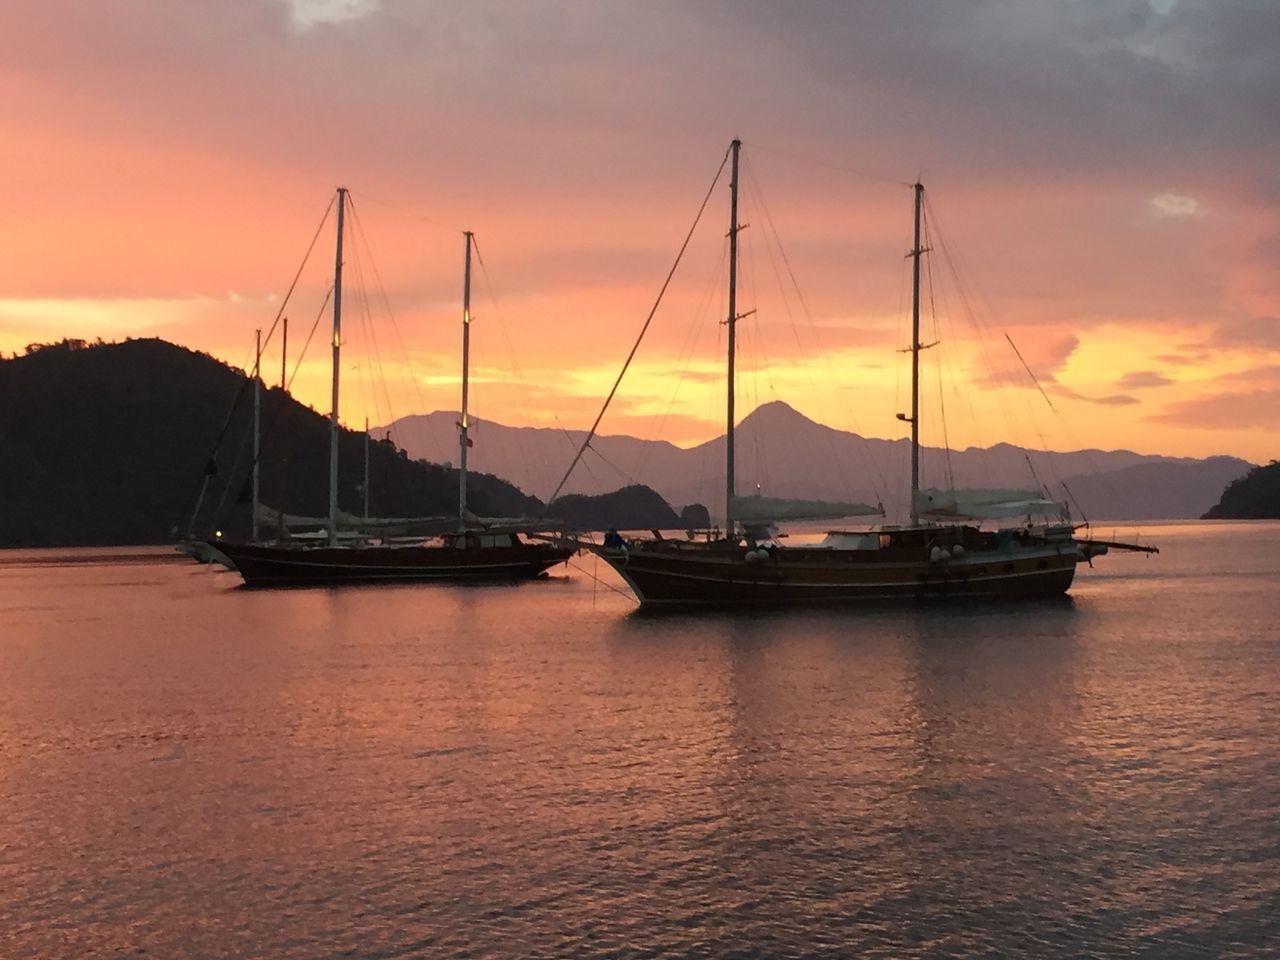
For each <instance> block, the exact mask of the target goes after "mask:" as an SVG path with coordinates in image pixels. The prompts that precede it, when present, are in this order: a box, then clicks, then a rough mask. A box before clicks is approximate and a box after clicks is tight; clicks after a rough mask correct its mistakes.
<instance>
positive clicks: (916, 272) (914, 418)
mask: <svg viewBox="0 0 1280 960" xmlns="http://www.w3.org/2000/svg"><path fill="white" fill-rule="evenodd" d="M912 189H913V190H914V191H915V197H916V201H915V243H914V244H913V245H912V248H911V259H912V264H911V522H912V524H916V523H919V522H920V511H919V509H918V508H917V506H916V494H917V493H919V492H920V349H921V345H920V257H921V255H922V254H923V253H924V250H923V249H921V247H920V213H921V208H922V207H923V206H924V184H922V183H920V182H918V181H917V182H916V183H915V184H913V185H912Z"/></svg>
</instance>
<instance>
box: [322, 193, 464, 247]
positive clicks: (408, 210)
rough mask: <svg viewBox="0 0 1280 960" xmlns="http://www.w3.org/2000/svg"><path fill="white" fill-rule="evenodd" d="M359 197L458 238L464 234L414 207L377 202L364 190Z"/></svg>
mask: <svg viewBox="0 0 1280 960" xmlns="http://www.w3.org/2000/svg"><path fill="white" fill-rule="evenodd" d="M360 196H361V197H363V198H364V199H365V200H368V201H369V202H370V203H372V204H375V205H377V206H379V207H385V208H386V209H388V210H395V211H397V212H399V213H407V214H410V215H411V216H412V217H413V218H414V219H417V220H421V221H422V222H423V223H429V224H431V225H432V226H435V227H440V228H441V229H442V230H448V231H450V232H451V233H456V234H458V235H459V236H461V235H462V234H464V233H465V232H466V231H464V230H459V229H458V228H457V227H453V226H450V225H449V224H447V223H445V222H443V221H441V220H436V219H435V218H434V217H428V216H426V215H425V214H422V213H420V212H419V211H418V209H416V208H414V207H406V206H403V205H402V204H396V203H389V202H387V201H386V200H379V199H378V198H377V197H373V196H370V195H369V193H368V191H366V190H361V191H360ZM347 199H348V201H349V200H350V194H348V197H347Z"/></svg>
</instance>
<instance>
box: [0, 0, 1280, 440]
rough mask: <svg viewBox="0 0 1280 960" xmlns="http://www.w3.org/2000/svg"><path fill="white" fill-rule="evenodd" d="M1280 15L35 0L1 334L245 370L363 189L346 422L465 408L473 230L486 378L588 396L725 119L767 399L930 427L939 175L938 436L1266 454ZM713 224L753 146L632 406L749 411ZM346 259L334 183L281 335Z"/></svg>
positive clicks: (1265, 11) (1278, 320) (685, 277)
mask: <svg viewBox="0 0 1280 960" xmlns="http://www.w3.org/2000/svg"><path fill="white" fill-rule="evenodd" d="M1278 49H1280V4H1277V3H1275V2H1274V0H1254V2H1246V0H1241V2H1234V0H1227V2H1223V0H1097V2H1093V0H1004V2H986V0H974V2H954V0H935V2H912V0H902V2H888V0H886V2H865V3H849V2H834V0H833V2H809V0H791V2H783V0H770V2H766V0H738V2H730V0H686V2H666V0H645V2H636V0H631V2H610V0H559V2H552V0H528V2H488V0H469V2H465V3H460V2H457V0H449V2H436V0H291V2H286V0H227V2H223V3H216V4H208V3H195V2H175V0H129V2H125V3H111V2H103V0H46V2H43V3H40V4H38V5H35V4H33V5H31V6H30V7H29V8H28V9H26V10H25V11H24V12H23V15H22V16H20V17H11V18H9V19H8V20H7V21H6V25H5V30H4V32H3V34H0V76H2V82H0V115H2V116H3V117H4V130H5V149H4V150H3V152H0V176H2V180H3V182H4V183H5V185H6V187H7V189H6V191H5V194H6V196H5V202H4V213H3V215H0V238H2V245H3V257H0V350H2V351H4V353H6V354H12V353H13V352H15V351H21V350H22V349H23V348H24V347H25V345H26V344H28V343H32V342H45V341H51V340H57V339H61V338H63V337H76V338H84V339H90V340H92V339H94V338H98V337H101V338H103V339H106V340H113V339H121V338H124V337H126V336H133V337H143V336H158V337H163V338H165V339H169V340H172V341H175V342H177V343H180V344H183V345H185V346H188V347H191V348H194V349H199V350H205V351H208V352H210V353H212V354H214V355H215V356H218V357H220V358H222V359H224V360H226V361H228V362H230V363H233V364H236V365H238V366H243V365H245V364H246V362H247V357H248V356H249V350H250V347H251V344H252V340H253V331H254V329H255V328H257V327H263V328H265V327H268V326H270V324H271V322H272V320H273V319H274V317H275V315H276V312H277V310H278V309H279V306H280V300H281V297H282V296H283V295H284V293H285V291H286V290H287V288H288V286H289V283H290V281H291V280H292V278H293V275H294V272H295V271H296V270H297V268H298V264H299V263H300V262H301V260H302V256H303V253H304V252H305V251H306V248H307V245H308V243H309V242H310V240H311V237H312V235H313V234H314V233H315V231H316V228H317V226H318V225H319V224H320V221H321V217H322V215H323V214H324V212H325V209H326V206H327V205H328V204H329V203H330V201H331V199H332V196H333V191H334V188H335V187H336V186H338V185H339V184H342V185H345V186H346V187H348V188H349V189H350V190H351V195H352V197H353V200H354V205H355V214H356V219H357V220H358V223H359V226H360V228H361V229H360V230H359V231H356V230H355V229H354V226H353V227H352V230H351V231H350V232H349V233H348V245H349V250H348V257H347V281H348V284H349V286H348V289H347V294H346V307H347V314H346V320H345V322H344V328H345V345H346V354H345V362H344V366H343V379H344V385H345V392H344V400H343V404H342V411H341V413H342V416H343V419H344V420H345V421H347V422H348V423H350V424H352V425H359V424H361V423H363V421H364V419H365V417H368V418H369V419H370V420H371V421H373V422H374V423H380V422H386V421H387V420H388V419H390V418H392V417H396V416H403V415H407V414H411V413H420V412H428V411H431V410H435V409H456V407H457V403H458V396H457V395H458V380H459V357H458V351H459V342H460V331H459V321H460V314H461V304H460V301H461V287H462V252H463V239H462V235H461V231H463V230H465V229H472V230H474V231H475V232H476V234H477V237H478V239H479V244H480V253H481V254H482V256H483V259H484V267H485V269H484V270H483V271H482V270H480V269H477V272H476V276H475V286H474V294H473V296H474V301H473V312H474V315H475V318H476V319H475V324H474V327H473V349H474V366H473V376H474V381H473V383H474V397H475V404H474V408H473V412H474V413H476V414H477V415H479V416H480V417H482V418H490V419H494V420H498V421H502V422H505V423H510V424H516V425H523V424H529V425H540V426H554V425H557V424H559V425H563V426H566V427H586V426H588V425H589V424H590V422H591V420H592V419H593V418H594V415H595V413H596V411H597V409H598V408H599V404H600V401H601V400H602V398H603V396H604V395H605V393H606V392H607V391H608V389H609V386H610V385H611V383H612V379H613V377H614V376H615V375H616V373H617V371H618V369H619V367H620V365H621V363H622V360H623V358H624V357H625V356H626V353H627V351H628V350H629V349H630V347H631V344H632V342H633V340H634V338H635V336H636V334H637V332H638V330H639V328H640V326H641V324H642V323H643V322H644V319H645V317H646V315H647V313H648V311H649V309H650V307H651V305H652V303H653V301H654V298H655V296H656V295H657V293H658V290H659V287H660V286H661V283H662V281H663V278H664V277H665V276H666V273H667V270H668V269H669V267H670V265H671V262H672V260H673V258H674V256H675V254H676V251H677V250H678V249H679V246H680V243H681V241H682V240H683V238H684V235H685V233H686V231H687V230H688V229H689V226H690V224H691V223H692V221H693V218H694V215H695V213H696V212H697V209H698V206H699V204H700V203H701V201H702V198H703V196H704V195H705V193H706V191H707V189H708V187H709V186H710V184H711V181H712V178H713V176H714V175H715V173H716V170H717V167H718V166H719V164H720V162H721V159H722V158H723V157H724V154H725V150H726V147H727V146H728V143H729V141H730V140H731V139H732V138H733V137H735V136H736V137H741V138H742V140H743V141H744V143H745V146H744V150H743V162H744V173H743V213H742V219H743V220H744V221H745V222H747V223H748V227H747V229H746V230H744V231H743V234H742V244H743V251H742V253H743V261H742V267H741V271H742V286H741V292H740V295H739V309H740V310H742V311H749V310H756V311H757V312H756V313H755V314H753V315H752V316H750V317H749V318H747V319H745V320H744V321H742V323H741V324H740V331H741V333H740V336H741V338H742V345H741V346H742V349H741V353H740V366H741V369H742V378H741V380H740V383H739V393H738V397H739V411H740V413H742V414H745V413H746V412H748V411H750V409H752V408H753V407H754V406H755V405H756V404H757V403H763V402H766V401H769V400H775V399H783V400H786V401H787V402H789V403H791V405H792V406H795V407H796V408H798V409H800V410H802V411H803V412H805V413H806V414H808V415H809V416H811V417H813V418H814V419H817V420H821V421H823V422H825V423H829V424H831V425H832V426H836V427H840V428H842V429H851V430H857V431H858V432H860V433H863V434H865V435H870V436H881V437H898V436H903V435H905V430H906V427H905V425H904V424H901V423H899V422H897V421H896V420H895V419H894V414H895V413H896V412H898V411H902V410H906V409H908V404H909V400H908V399H907V397H908V385H909V379H908V376H909V371H908V366H907V364H908V358H907V357H906V356H905V355H904V354H902V353H899V352H897V351H898V350H899V349H900V348H901V347H904V346H906V344H907V343H908V342H909V339H910V337H909V328H908V321H909V294H910V285H909V273H908V270H909V261H908V260H906V259H905V258H904V254H905V253H906V252H907V250H908V249H909V247H910V214H911V190H910V188H909V184H910V183H911V182H912V181H913V180H914V179H916V178H917V177H919V178H921V179H922V181H923V182H924V183H925V185H926V187H927V190H928V197H929V203H930V211H931V214H932V217H931V226H932V227H933V232H932V234H931V236H932V241H933V248H934V249H933V251H932V253H931V254H930V257H929V264H928V266H929V273H931V275H932V278H933V284H932V288H931V289H932V294H933V295H932V296H931V297H930V298H929V300H930V303H931V309H928V310H926V316H927V318H928V319H927V323H926V330H925V334H924V336H923V339H924V340H926V341H933V340H935V339H937V340H940V341H941V343H940V345H939V346H938V347H935V348H933V349H932V350H931V351H930V352H929V353H928V354H926V355H925V363H924V367H925V370H926V372H927V375H928V379H927V380H926V407H925V410H926V413H925V431H924V432H925V438H926V440H927V441H929V442H931V443H941V442H942V441H943V439H944V434H943V432H942V426H943V423H944V421H945V426H946V434H945V439H946V440H947V441H949V443H950V444H951V445H952V446H956V447H964V446H968V445H971V444H972V445H983V446H985V445H989V444H992V443H995V442H998V441H1010V442H1014V443H1020V444H1024V445H1029V446H1033V447H1048V448H1050V449H1075V448H1080V447H1103V448H1116V447H1124V448H1128V449H1133V450H1137V451H1139V452H1143V453H1165V454H1174V455H1188V456H1205V455H1209V454H1218V453H1225V454H1234V455H1237V456H1241V457H1245V458H1247V459H1249V460H1252V461H1254V462H1265V461H1267V460H1270V459H1272V458H1274V457H1277V456H1280V107H1278V106H1277V104H1280V56H1277V54H1276V51H1277V50H1278ZM727 221H728V190H727V175H726V176H725V177H723V178H722V179H721V181H720V183H719V184H718V186H717V188H716V190H715V191H714V194H713V196H712V198H711V202H710V203H709V205H708V207H707V211H706V214H705V216H704V219H703V222H702V224H701V225H700V227H699V229H698V231H697V233H696V234H695V236H694V239H693V241H692V243H691V245H690V249H689V253H688V255H687V256H686V259H685V262H684V263H683V264H682V267H681V270H680V271H679V272H678V273H677V276H676V279H675V281H673V284H672V287H671V289H670V291H669V292H668V294H667V297H666V299H665V300H664V303H663V306H662V307H661V309H660V310H659V311H658V313H657V316H656V317H655V319H654V321H653V326H652V328H651V330H650V333H649V335H648V337H647V338H646V340H645V342H644V344H643V345H642V346H641V348H640V351H639V353H638V355H637V360H636V363H635V365H634V367H633V369H632V371H631V373H630V374H629V375H628V378H627V379H626V380H625V381H624V383H623V385H622V388H621V389H620V391H619V394H618V398H617V400H616V401H615V405H614V407H613V408H611V410H610V413H609V415H608V416H607V417H606V419H605V421H604V424H603V426H602V429H603V431H604V432H608V433H631V434H635V435H639V436H649V437H662V438H664V439H669V440H672V441H674V442H677V443H681V444H688V443H694V442H699V441H702V440H705V439H707V438H709V437H712V436H714V435H717V434H718V433H720V432H721V431H722V430H723V427H724V423H723V408H724V379H723V371H722V367H723V350H724V348H723V344H724V340H723V336H724V330H723V327H722V326H721V324H720V321H721V320H722V319H723V316H724V247H725V240H724V234H725V230H726V229H727ZM357 234H359V236H362V237H363V238H365V239H367V247H365V245H364V243H363V241H362V240H360V239H359V237H358V236H357ZM775 236H776V238H777V240H775ZM779 240H780V243H779V242H778V241H779ZM953 265H954V267H955V274H956V275H957V276H958V278H959V286H957V283H956V280H955V278H954V277H953V275H952V266H953ZM332 270H333V231H332V220H330V221H329V223H328V224H326V226H325V228H324V230H323V231H322V233H321V235H320V238H319V240H318V241H317V245H316V250H315V253H314V254H313V256H312V259H311V260H310V262H309V263H308V265H307V268H306V269H305V270H304V272H303V275H302V281H301V282H300V284H299V288H298V291H297V293H295V295H294V299H293V300H292V301H291V302H290V304H289V307H288V310H287V311H286V312H287V314H288V316H289V317H290V343H289V346H290V353H291V359H290V361H289V365H290V367H292V365H293V363H294V362H295V361H296V359H297V352H298V350H300V349H301V346H302V343H303V341H304V340H305V338H306V334H307V331H308V330H309V329H310V327H311V325H312V322H313V321H314V320H315V318H316V316H317V314H318V313H319V311H320V309H321V304H322V300H323V297H324V290H325V289H326V288H327V285H328V283H329V278H330V276H331V274H332ZM791 272H793V273H794V277H795V285H793V284H792V280H791V276H790V273H791ZM362 280H363V282H361V281H362ZM796 287H798V289H799V293H797V292H796ZM384 292H385V297H384ZM366 308H367V309H366ZM935 313H936V316H937V332H936V333H935V332H934V322H935V321H934V314H935ZM328 323H329V319H328V317H327V316H325V317H323V318H322V319H321V321H320V326H319V330H318V332H317V334H316V337H315V340H314V341H313V342H312V344H311V347H310V349H309V351H308V353H307V356H306V358H305V360H304V361H303V362H302V365H301V367H300V369H299V373H298V376H297V380H296V382H295V383H294V390H295V393H297V394H298V395H299V397H300V398H301V399H302V400H304V401H305V402H308V403H311V404H312V405H313V406H315V407H316V409H318V410H322V411H325V412H327V411H328V405H329V401H328V378H329V372H328V362H329V361H328V355H327V352H326V349H325V348H326V344H327V341H328V330H327V325H328ZM1006 335H1007V336H1008V338H1011V339H1012V341H1013V342H1015V343H1016V344H1017V346H1018V349H1019V350H1020V351H1021V353H1022V355H1023V357H1024V358H1025V361H1026V364H1027V365H1028V366H1029V367H1030V369H1031V370H1032V371H1033V372H1034V375H1035V378H1036V380H1037V381H1038V383H1039V387H1040V388H1043V391H1044V394H1045V395H1047V397H1048V401H1046V399H1045V397H1044V396H1042V395H1041V392H1040V389H1038V388H1037V386H1036V384H1035V383H1033V382H1032V379H1031V377H1030V376H1028V374H1027V373H1026V371H1025V370H1024V369H1023V366H1022V364H1021V363H1020V362H1019V360H1018V358H1017V357H1016V356H1015V355H1014V354H1013V351H1012V350H1011V348H1010V346H1009V340H1008V339H1006ZM278 350H279V344H278V342H273V343H272V345H271V347H270V350H269V353H268V357H267V358H266V359H265V360H264V364H265V369H264V373H265V376H266V377H267V379H268V380H269V381H270V382H275V381H277V380H278V378H279V370H280V356H279V352H278ZM939 382H941V384H942V385H941V386H939ZM1050 403H1051V404H1052V406H1050ZM446 453H447V452H446ZM446 458H447V457H446V456H445V453H442V456H441V459H446Z"/></svg>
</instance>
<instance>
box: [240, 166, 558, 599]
mask: <svg viewBox="0 0 1280 960" xmlns="http://www.w3.org/2000/svg"><path fill="white" fill-rule="evenodd" d="M346 203H347V191H346V189H345V188H339V189H338V199H337V211H338V213H337V253H336V260H335V266H334V291H333V371H332V376H333V385H332V408H331V413H330V419H329V517H328V523H327V530H326V535H325V537H324V543H323V544H318V545H304V544H300V543H297V542H289V543H277V544H262V543H256V542H254V543H225V542H222V541H218V542H217V543H216V544H215V545H214V546H215V547H216V549H217V550H218V551H219V552H220V553H221V554H222V555H223V556H224V557H225V558H226V560H227V561H229V563H230V564H231V565H233V566H234V568H235V569H236V570H238V571H239V573H240V575H241V576H242V577H243V578H244V582H245V583H246V584H247V585H248V586H289V585H292V586H305V585H313V584H335V583H371V582H403V581H424V580H454V581H458V580H526V579H531V578H534V577H537V576H539V575H541V574H543V573H545V572H546V571H547V570H548V569H549V568H551V567H553V566H555V565H556V564H558V563H562V562H564V561H566V560H568V559H569V557H570V556H572V555H573V553H574V552H575V551H574V549H573V548H571V547H569V546H566V545H564V544H563V543H549V542H545V541H529V540H526V539H523V538H522V536H521V534H522V533H528V532H530V527H529V525H528V524H527V523H525V522H522V521H519V520H511V521H484V520H481V519H479V518H477V517H474V516H473V515H472V514H471V513H470V512H468V510H467V450H468V448H469V447H470V438H469V437H468V436H467V430H468V414H467V387H468V377H469V369H468V368H469V363H470V325H471V253H472V247H473V242H474V236H473V234H472V233H471V232H469V231H468V232H467V233H466V234H465V237H466V260H465V267H464V280H463V308H462V415H461V418H460V420H459V424H458V429H459V448H460V450H461V460H460V464H459V472H458V515H457V518H456V520H453V521H449V520H448V519H446V518H441V523H442V524H448V525H449V526H451V527H452V528H453V529H451V530H448V531H447V532H444V533H442V534H441V536H439V537H438V538H434V539H431V540H424V541H418V542H414V543H385V542H371V539H370V538H362V537H358V536H357V537H356V538H354V540H353V539H347V541H346V542H341V540H340V537H339V529H340V513H339V510H338V437H339V423H338V399H339V375H338V374H339V369H340V360H341V348H342V340H341V332H342V240H343V220H344V214H345V208H346ZM365 482H366V507H365V514H366V517H367V514H368V508H367V484H368V470H367V465H366V481H365ZM255 487H256V484H255ZM255 500H256V497H255ZM256 509H257V504H256V502H255V518H256ZM255 530H256V520H255Z"/></svg>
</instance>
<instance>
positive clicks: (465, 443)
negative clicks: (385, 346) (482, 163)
mask: <svg viewBox="0 0 1280 960" xmlns="http://www.w3.org/2000/svg"><path fill="white" fill-rule="evenodd" d="M463 236H464V237H465V238H466V243H467V253H466V259H465V261H464V265H463V270H462V417H461V419H460V420H459V421H458V529H459V530H465V529H466V527H467V447H469V446H470V445H471V441H470V440H469V439H468V438H467V427H468V426H469V423H468V422H467V373H468V369H469V365H470V363H471V243H472V238H473V234H472V233H471V231H470V230H468V231H466V233H464V234H463Z"/></svg>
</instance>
